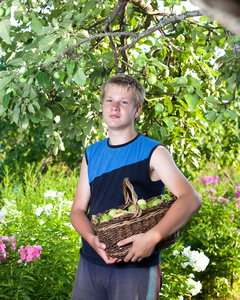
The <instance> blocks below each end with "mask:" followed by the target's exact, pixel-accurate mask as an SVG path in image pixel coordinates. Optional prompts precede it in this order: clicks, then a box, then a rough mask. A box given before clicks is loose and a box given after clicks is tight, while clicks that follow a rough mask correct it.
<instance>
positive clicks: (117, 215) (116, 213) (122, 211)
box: [113, 208, 125, 218]
mask: <svg viewBox="0 0 240 300" xmlns="http://www.w3.org/2000/svg"><path fill="white" fill-rule="evenodd" d="M124 215H125V212H124V210H122V209H120V208H119V209H116V210H115V212H114V214H113V218H118V217H120V216H124Z"/></svg>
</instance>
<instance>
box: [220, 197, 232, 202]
mask: <svg viewBox="0 0 240 300" xmlns="http://www.w3.org/2000/svg"><path fill="white" fill-rule="evenodd" d="M219 199H220V200H221V201H222V203H224V202H228V203H229V202H231V201H230V200H229V199H227V198H223V197H219Z"/></svg>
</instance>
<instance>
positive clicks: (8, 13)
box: [5, 7, 11, 17]
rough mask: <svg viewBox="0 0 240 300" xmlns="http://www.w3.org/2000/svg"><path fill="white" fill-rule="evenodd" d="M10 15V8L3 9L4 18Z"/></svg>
mask: <svg viewBox="0 0 240 300" xmlns="http://www.w3.org/2000/svg"><path fill="white" fill-rule="evenodd" d="M10 13H11V8H10V7H6V8H5V16H6V17H7V16H9V15H10Z"/></svg>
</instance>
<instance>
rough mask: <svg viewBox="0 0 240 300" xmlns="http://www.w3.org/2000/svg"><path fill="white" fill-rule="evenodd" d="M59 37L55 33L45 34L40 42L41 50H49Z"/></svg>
mask: <svg viewBox="0 0 240 300" xmlns="http://www.w3.org/2000/svg"><path fill="white" fill-rule="evenodd" d="M57 38H58V36H56V35H53V34H50V35H47V36H45V37H44V38H43V39H41V40H40V42H39V50H40V51H48V50H49V49H50V48H51V47H52V45H53V43H54V42H55V40H56V39H57Z"/></svg>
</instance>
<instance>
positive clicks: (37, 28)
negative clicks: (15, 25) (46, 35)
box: [31, 19, 43, 33]
mask: <svg viewBox="0 0 240 300" xmlns="http://www.w3.org/2000/svg"><path fill="white" fill-rule="evenodd" d="M42 27H43V26H42V23H41V22H40V21H39V20H38V19H33V20H32V21H31V28H32V30H33V31H34V32H36V33H38V32H39V31H40V30H42Z"/></svg>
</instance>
